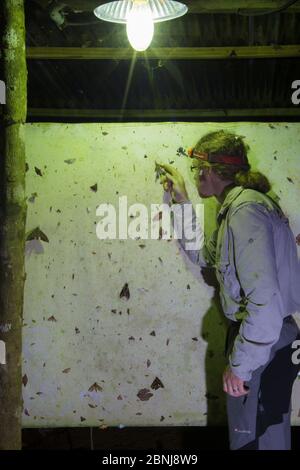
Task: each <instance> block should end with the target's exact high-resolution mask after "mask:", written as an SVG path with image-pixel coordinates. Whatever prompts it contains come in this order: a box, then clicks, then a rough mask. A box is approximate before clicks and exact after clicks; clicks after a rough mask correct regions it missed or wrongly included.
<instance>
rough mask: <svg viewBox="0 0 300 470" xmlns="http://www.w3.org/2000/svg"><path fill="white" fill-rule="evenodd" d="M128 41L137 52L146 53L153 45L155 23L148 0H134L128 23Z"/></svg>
mask: <svg viewBox="0 0 300 470" xmlns="http://www.w3.org/2000/svg"><path fill="white" fill-rule="evenodd" d="M126 32H127V37H128V41H129V42H130V44H131V46H132V47H133V49H135V50H136V51H145V50H146V49H147V48H148V47H149V46H150V44H151V41H152V38H153V34H154V23H153V19H152V12H151V8H150V6H149V2H148V0H133V5H132V8H131V10H130V12H129V13H128V16H127V22H126Z"/></svg>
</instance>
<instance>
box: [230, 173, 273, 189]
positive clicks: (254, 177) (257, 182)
mask: <svg viewBox="0 0 300 470" xmlns="http://www.w3.org/2000/svg"><path fill="white" fill-rule="evenodd" d="M234 182H235V184H236V185H237V186H243V188H247V189H255V190H256V191H259V192H260V193H267V192H269V191H270V189H271V184H270V182H269V180H268V178H267V177H266V176H265V175H263V174H262V173H260V172H259V171H251V170H248V171H238V172H237V173H236V174H235V175H234Z"/></svg>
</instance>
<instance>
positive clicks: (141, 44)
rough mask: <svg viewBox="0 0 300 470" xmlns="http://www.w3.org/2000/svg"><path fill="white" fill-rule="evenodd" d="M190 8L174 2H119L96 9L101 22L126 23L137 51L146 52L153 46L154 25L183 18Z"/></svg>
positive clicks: (129, 37)
mask: <svg viewBox="0 0 300 470" xmlns="http://www.w3.org/2000/svg"><path fill="white" fill-rule="evenodd" d="M187 10H188V8H187V6H186V5H184V4H183V3H180V2H177V1H174V0H119V1H115V2H110V3H105V4H104V5H100V6H99V7H97V8H95V10H94V14H95V15H96V16H97V17H98V18H99V19H101V20H104V21H110V22H112V23H126V31H127V37H128V40H129V42H130V44H131V46H132V47H133V48H134V49H135V50H136V51H145V50H146V49H147V48H148V47H149V45H150V44H151V41H152V38H153V34H154V24H153V23H158V22H161V21H168V20H173V19H175V18H179V17H180V16H183V15H184V14H185V13H186V12H187Z"/></svg>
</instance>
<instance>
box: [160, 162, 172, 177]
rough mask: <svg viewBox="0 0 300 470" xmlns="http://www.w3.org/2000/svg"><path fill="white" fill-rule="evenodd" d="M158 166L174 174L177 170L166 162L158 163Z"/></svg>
mask: <svg viewBox="0 0 300 470" xmlns="http://www.w3.org/2000/svg"><path fill="white" fill-rule="evenodd" d="M157 164H158V165H159V166H161V167H162V168H163V169H164V170H166V171H168V173H171V175H174V174H176V172H177V170H176V168H174V167H173V166H172V165H169V164H168V163H158V162H157Z"/></svg>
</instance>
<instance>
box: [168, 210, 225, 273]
mask: <svg viewBox="0 0 300 470" xmlns="http://www.w3.org/2000/svg"><path fill="white" fill-rule="evenodd" d="M171 211H172V213H173V214H174V217H173V224H174V229H175V232H176V234H177V236H178V241H179V244H180V245H181V247H182V248H183V250H184V252H185V253H186V255H187V256H188V258H189V259H190V261H192V263H194V264H197V265H199V266H200V267H208V266H213V265H214V260H215V250H216V239H217V230H216V231H215V232H214V233H213V234H212V236H211V237H210V239H209V240H208V241H206V238H205V235H204V232H203V229H202V227H201V226H200V224H199V221H198V220H197V217H196V213H195V210H194V207H193V204H192V202H191V201H186V202H182V203H177V204H173V205H172V206H171Z"/></svg>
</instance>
